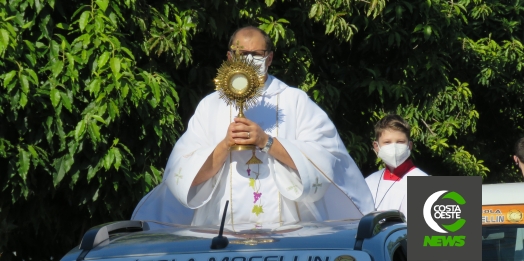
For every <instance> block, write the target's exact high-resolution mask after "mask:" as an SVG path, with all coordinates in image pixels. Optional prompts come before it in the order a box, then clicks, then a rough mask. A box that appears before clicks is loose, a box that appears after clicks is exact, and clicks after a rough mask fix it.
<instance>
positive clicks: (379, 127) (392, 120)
mask: <svg viewBox="0 0 524 261" xmlns="http://www.w3.org/2000/svg"><path fill="white" fill-rule="evenodd" d="M385 130H396V131H401V132H403V133H404V134H406V137H408V140H411V135H410V131H411V127H410V126H409V124H408V123H407V122H406V121H405V120H404V119H403V118H402V117H400V116H398V115H396V114H388V115H386V116H384V118H382V119H380V120H379V121H378V122H377V124H375V139H376V140H377V141H378V138H380V136H382V133H383V132H384V131H385Z"/></svg>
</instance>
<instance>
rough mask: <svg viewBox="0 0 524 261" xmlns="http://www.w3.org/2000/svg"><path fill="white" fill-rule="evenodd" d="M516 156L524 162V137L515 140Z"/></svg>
mask: <svg viewBox="0 0 524 261" xmlns="http://www.w3.org/2000/svg"><path fill="white" fill-rule="evenodd" d="M515 156H517V158H519V160H520V161H522V162H524V138H520V139H519V140H517V142H515Z"/></svg>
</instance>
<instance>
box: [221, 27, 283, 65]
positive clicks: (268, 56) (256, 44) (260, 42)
mask: <svg viewBox="0 0 524 261" xmlns="http://www.w3.org/2000/svg"><path fill="white" fill-rule="evenodd" d="M237 44H238V46H239V47H240V51H241V53H243V54H245V55H248V54H251V55H252V56H253V57H255V58H256V59H264V60H265V63H264V64H265V68H264V71H266V72H267V68H268V67H269V66H270V65H271V62H272V61H273V52H272V51H269V50H267V47H266V41H265V40H264V36H263V35H262V34H261V33H260V32H258V31H256V30H252V29H244V30H240V31H238V32H237V33H236V35H235V38H233V45H237ZM227 55H228V58H231V54H230V53H229V52H228V54H227Z"/></svg>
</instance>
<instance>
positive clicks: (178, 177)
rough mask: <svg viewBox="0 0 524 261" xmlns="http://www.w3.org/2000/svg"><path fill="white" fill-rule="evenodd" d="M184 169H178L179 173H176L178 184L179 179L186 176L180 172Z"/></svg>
mask: <svg viewBox="0 0 524 261" xmlns="http://www.w3.org/2000/svg"><path fill="white" fill-rule="evenodd" d="M181 171H182V169H181V168H180V169H178V173H175V178H176V184H177V185H178V181H179V180H181V179H182V178H183V177H184V176H182V175H181V174H180V172H181Z"/></svg>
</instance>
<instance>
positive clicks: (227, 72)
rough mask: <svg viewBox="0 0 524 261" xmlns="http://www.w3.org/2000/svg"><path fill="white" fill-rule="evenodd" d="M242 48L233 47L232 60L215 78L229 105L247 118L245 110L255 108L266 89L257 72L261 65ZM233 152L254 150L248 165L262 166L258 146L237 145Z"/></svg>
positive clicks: (239, 114) (226, 63) (217, 88)
mask: <svg viewBox="0 0 524 261" xmlns="http://www.w3.org/2000/svg"><path fill="white" fill-rule="evenodd" d="M240 49H241V47H240V46H238V44H237V45H236V46H231V50H233V52H232V53H231V57H230V59H228V60H226V61H224V62H223V63H222V65H221V66H220V68H218V73H217V77H216V78H215V86H216V90H217V91H218V92H219V94H220V98H221V99H223V100H224V101H225V102H226V104H227V105H231V104H233V105H234V106H235V107H236V108H237V109H238V116H237V117H240V118H245V115H244V110H246V109H248V108H251V107H253V106H254V105H256V103H257V98H258V97H260V95H261V94H262V89H263V87H264V75H258V73H257V71H258V69H259V67H260V65H257V64H255V63H254V62H253V60H248V59H247V58H246V57H245V56H243V55H241V54H240ZM230 149H231V150H235V151H240V150H252V151H253V157H251V159H250V160H249V161H248V162H247V164H260V163H262V161H260V160H259V159H258V158H256V157H255V149H256V146H255V145H252V144H249V145H244V144H235V145H233V146H231V148H230Z"/></svg>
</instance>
